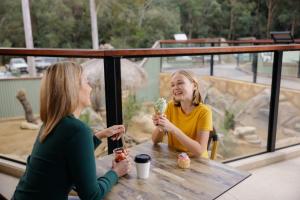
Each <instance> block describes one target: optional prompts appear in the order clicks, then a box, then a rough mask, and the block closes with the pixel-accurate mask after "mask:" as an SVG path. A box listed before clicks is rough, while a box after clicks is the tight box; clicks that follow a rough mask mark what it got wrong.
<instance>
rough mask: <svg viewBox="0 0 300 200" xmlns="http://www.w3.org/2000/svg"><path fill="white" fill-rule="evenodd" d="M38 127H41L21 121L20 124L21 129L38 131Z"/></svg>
mask: <svg viewBox="0 0 300 200" xmlns="http://www.w3.org/2000/svg"><path fill="white" fill-rule="evenodd" d="M40 127H41V125H38V124H33V123H29V122H27V121H23V122H21V124H20V128H21V129H28V130H38V129H39V128H40Z"/></svg>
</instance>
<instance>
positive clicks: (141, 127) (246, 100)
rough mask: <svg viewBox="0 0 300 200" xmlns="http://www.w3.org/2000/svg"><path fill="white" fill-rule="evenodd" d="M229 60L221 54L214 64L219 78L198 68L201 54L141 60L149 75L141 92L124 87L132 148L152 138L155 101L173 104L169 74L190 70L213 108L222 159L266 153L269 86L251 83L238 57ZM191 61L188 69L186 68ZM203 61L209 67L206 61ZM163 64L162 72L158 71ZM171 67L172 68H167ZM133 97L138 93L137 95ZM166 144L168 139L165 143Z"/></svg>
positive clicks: (128, 131) (125, 108)
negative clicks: (164, 100) (237, 59)
mask: <svg viewBox="0 0 300 200" xmlns="http://www.w3.org/2000/svg"><path fill="white" fill-rule="evenodd" d="M226 56H227V58H225V56H223V55H221V56H219V57H220V58H221V61H220V62H219V60H216V61H215V63H216V64H215V66H216V67H215V69H214V72H215V73H216V74H217V75H219V76H220V77H217V76H213V77H211V76H209V67H208V66H206V67H203V68H206V70H203V68H202V66H201V64H202V63H201V62H203V61H202V60H201V61H200V64H199V66H200V67H195V65H198V63H197V62H196V61H195V60H197V59H196V58H197V56H188V57H185V58H186V60H184V61H183V60H182V57H172V58H146V59H145V60H144V61H141V62H139V63H141V67H142V69H143V70H144V71H145V72H146V74H147V80H146V81H145V83H144V84H142V85H141V86H140V88H139V89H138V90H135V91H131V92H128V91H127V92H126V89H125V88H123V94H124V93H125V94H127V96H126V95H123V113H124V115H125V116H126V115H128V114H129V116H133V117H132V118H130V117H127V119H130V120H129V121H128V122H126V123H127V124H128V130H127V136H128V138H129V139H128V140H127V141H128V144H129V143H131V144H133V145H134V144H137V143H140V142H143V141H146V140H149V139H150V138H151V132H152V130H153V129H154V126H153V124H152V120H151V117H152V115H153V113H154V109H153V104H154V101H155V100H156V99H157V98H158V97H164V98H166V99H167V100H171V97H170V76H171V74H172V73H173V72H174V71H176V70H179V69H188V70H190V71H192V72H194V73H195V74H196V75H197V76H198V78H199V81H200V87H201V88H200V89H201V93H202V97H203V99H204V100H205V103H207V104H208V105H210V106H211V108H212V111H213V122H214V126H215V128H216V130H217V132H218V134H219V136H220V148H219V151H218V154H219V156H218V159H219V160H227V159H233V158H237V157H241V156H247V155H250V154H255V153H259V152H265V151H266V143H267V132H268V131H267V130H268V115H269V102H270V100H269V99H270V85H265V84H253V83H252V74H251V71H250V72H244V71H241V70H240V69H238V68H237V63H236V60H235V58H236V57H235V56H234V55H226ZM251 56H253V55H249V57H251ZM229 58H231V59H229ZM225 60H226V62H225ZM227 60H228V61H227ZM193 62H194V63H196V64H194V63H193ZM187 63H188V64H190V65H189V66H188V65H187ZM205 63H206V64H207V62H205ZM208 63H209V62H208ZM243 64H245V65H251V64H252V60H251V59H248V61H247V62H246V61H245V62H244V63H243ZM160 65H162V66H163V67H162V72H160V68H161V67H160ZM167 65H168V66H169V67H165V66H167ZM193 65H194V66H193ZM208 65H209V64H208ZM240 65H242V64H240ZM187 66H188V67H187ZM123 67H124V66H122V68H123ZM228 68H229V69H228ZM123 70H125V69H123ZM227 71H230V73H227ZM122 73H123V71H122ZM235 73H236V74H237V75H236V74H235ZM241 73H243V74H244V77H245V78H244V79H242V78H241V76H240V74H241ZM124 75H125V74H122V77H123V78H125V77H124ZM242 77H243V76H242ZM123 78H122V79H123ZM138 79H140V78H138ZM137 83H139V81H137ZM129 94H134V97H131V96H130V95H129ZM128 102H129V103H128ZM130 109H131V110H130ZM132 111H133V112H132ZM125 119H126V117H125ZM125 121H126V120H125ZM165 142H167V141H166V140H165ZM131 144H129V145H131Z"/></svg>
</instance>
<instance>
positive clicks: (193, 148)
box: [158, 117, 209, 156]
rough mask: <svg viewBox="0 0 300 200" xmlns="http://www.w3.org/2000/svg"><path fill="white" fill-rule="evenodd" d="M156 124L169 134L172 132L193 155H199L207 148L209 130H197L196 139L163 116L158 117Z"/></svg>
mask: <svg viewBox="0 0 300 200" xmlns="http://www.w3.org/2000/svg"><path fill="white" fill-rule="evenodd" d="M158 124H159V125H160V126H161V127H162V128H163V129H165V130H167V131H168V132H169V133H170V134H173V135H174V136H175V137H176V138H177V139H178V140H179V142H180V143H181V144H182V145H183V146H185V147H186V148H187V149H188V150H189V151H190V152H191V153H192V154H193V155H195V156H200V155H201V154H202V153H203V152H204V151H206V150H207V142H208V137H209V131H199V132H198V133H197V137H196V140H193V139H192V138H190V137H188V136H187V135H186V134H184V132H182V131H181V130H180V129H179V128H178V127H176V126H175V125H174V124H173V123H171V122H170V121H169V120H168V119H167V118H165V117H160V119H159V122H158Z"/></svg>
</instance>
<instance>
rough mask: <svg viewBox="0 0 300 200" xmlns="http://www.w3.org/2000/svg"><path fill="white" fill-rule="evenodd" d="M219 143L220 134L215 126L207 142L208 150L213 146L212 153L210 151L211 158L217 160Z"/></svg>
mask: <svg viewBox="0 0 300 200" xmlns="http://www.w3.org/2000/svg"><path fill="white" fill-rule="evenodd" d="M218 145H219V138H218V134H217V132H216V129H215V127H213V130H212V131H210V132H209V139H208V143H207V150H208V149H209V147H210V146H211V153H210V159H211V160H215V159H216V158H217V152H218Z"/></svg>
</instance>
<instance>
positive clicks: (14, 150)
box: [0, 120, 38, 161]
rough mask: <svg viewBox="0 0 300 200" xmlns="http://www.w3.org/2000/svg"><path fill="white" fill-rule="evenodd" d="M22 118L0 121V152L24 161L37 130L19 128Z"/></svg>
mask: <svg viewBox="0 0 300 200" xmlns="http://www.w3.org/2000/svg"><path fill="white" fill-rule="evenodd" d="M22 121H24V120H10V121H0V154H2V155H5V156H9V157H11V158H15V159H20V160H23V161H25V160H26V158H27V156H28V155H29V154H30V153H31V150H32V146H33V143H34V141H35V138H36V135H37V134H38V130H24V129H21V128H20V124H21V122H22Z"/></svg>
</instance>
